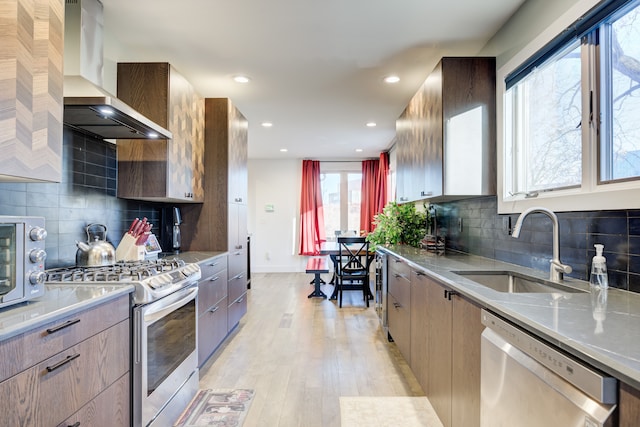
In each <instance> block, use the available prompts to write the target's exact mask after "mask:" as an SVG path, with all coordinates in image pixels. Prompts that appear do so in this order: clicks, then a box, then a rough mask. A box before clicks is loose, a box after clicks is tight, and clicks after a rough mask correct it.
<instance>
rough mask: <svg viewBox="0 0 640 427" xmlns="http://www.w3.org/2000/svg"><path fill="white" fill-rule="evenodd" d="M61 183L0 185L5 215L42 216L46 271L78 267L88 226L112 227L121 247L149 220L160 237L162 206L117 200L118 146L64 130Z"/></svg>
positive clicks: (0, 205) (110, 236)
mask: <svg viewBox="0 0 640 427" xmlns="http://www.w3.org/2000/svg"><path fill="white" fill-rule="evenodd" d="M62 162H63V164H62V170H63V174H62V182H60V183H0V215H18V216H24V215H28V216H43V217H44V218H45V221H46V229H47V233H48V235H47V240H46V251H47V260H46V268H52V267H58V266H67V265H74V264H75V255H76V250H77V247H76V241H86V240H87V235H86V231H85V229H86V226H87V225H88V224H91V223H99V224H104V225H105V226H106V227H107V230H108V231H107V240H109V241H110V242H111V243H112V244H113V245H114V246H117V245H118V243H119V242H120V239H121V238H122V235H123V234H124V233H125V232H126V230H127V229H128V228H129V224H131V221H133V219H135V218H136V217H138V218H143V217H145V216H146V217H147V218H148V220H149V222H151V223H152V224H154V229H153V231H154V232H155V233H158V228H159V225H160V209H161V208H162V207H163V204H161V203H149V202H139V201H134V200H124V199H118V198H117V197H116V189H117V187H116V185H117V158H116V147H115V145H114V144H112V143H109V142H106V141H102V140H99V139H94V138H91V137H88V136H86V135H84V134H81V133H78V132H75V131H73V130H72V129H70V128H67V127H65V128H64V136H63V160H62Z"/></svg>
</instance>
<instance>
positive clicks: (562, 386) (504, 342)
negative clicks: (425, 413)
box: [480, 310, 617, 427]
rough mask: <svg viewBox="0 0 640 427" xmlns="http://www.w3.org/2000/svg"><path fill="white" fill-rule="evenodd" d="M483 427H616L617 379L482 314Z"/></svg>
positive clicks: (486, 312) (509, 324)
mask: <svg viewBox="0 0 640 427" xmlns="http://www.w3.org/2000/svg"><path fill="white" fill-rule="evenodd" d="M482 323H483V324H484V325H485V326H486V327H487V328H486V329H485V330H484V332H483V333H482V345H481V348H482V356H481V358H482V362H481V365H482V366H481V406H480V413H481V423H480V425H481V426H482V427H514V426H517V427H534V426H535V427H538V426H545V427H551V426H554V427H555V426H562V427H601V426H613V421H614V420H613V418H614V417H613V413H614V411H615V409H616V401H617V391H616V390H617V380H616V379H615V378H612V377H608V376H606V375H604V374H602V373H600V372H598V371H596V370H594V369H592V368H590V367H587V366H585V365H584V364H582V363H579V362H577V361H576V360H574V359H572V358H571V357H568V356H567V355H565V354H564V353H561V352H560V351H558V350H557V349H555V348H553V347H551V346H550V345H549V344H546V343H544V342H542V341H540V340H539V339H537V338H535V337H533V336H532V335H530V334H528V333H527V332H525V331H523V330H521V329H519V328H517V327H516V326H514V325H512V324H511V323H508V322H506V321H505V320H503V319H501V318H499V317H497V316H495V315H494V314H492V313H490V312H488V311H486V310H482Z"/></svg>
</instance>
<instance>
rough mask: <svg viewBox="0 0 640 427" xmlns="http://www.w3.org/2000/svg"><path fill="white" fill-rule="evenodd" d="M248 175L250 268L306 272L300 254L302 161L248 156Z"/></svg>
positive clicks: (269, 271)
mask: <svg viewBox="0 0 640 427" xmlns="http://www.w3.org/2000/svg"><path fill="white" fill-rule="evenodd" d="M248 175H249V176H248V178H249V205H248V208H249V212H248V227H249V233H251V271H252V272H258V273H274V272H297V271H304V267H305V265H306V260H307V258H306V257H301V256H299V255H298V250H299V246H300V240H299V229H298V227H299V223H300V215H299V210H300V185H301V175H302V161H301V160H300V159H290V160H266V159H249V162H248ZM267 205H272V206H273V212H267Z"/></svg>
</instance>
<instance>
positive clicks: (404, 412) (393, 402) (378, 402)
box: [340, 396, 443, 427]
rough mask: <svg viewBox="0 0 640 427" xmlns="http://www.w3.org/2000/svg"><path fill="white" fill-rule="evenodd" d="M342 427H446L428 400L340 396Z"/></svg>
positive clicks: (420, 398) (421, 398)
mask: <svg viewBox="0 0 640 427" xmlns="http://www.w3.org/2000/svg"><path fill="white" fill-rule="evenodd" d="M340 421H341V424H340V425H341V427H371V426H376V427H398V426H402V427H443V426H442V423H441V422H440V419H439V418H438V416H437V415H436V412H435V411H434V410H433V407H432V406H431V403H429V400H428V399H427V398H426V397H396V396H393V397H344V396H343V397H340Z"/></svg>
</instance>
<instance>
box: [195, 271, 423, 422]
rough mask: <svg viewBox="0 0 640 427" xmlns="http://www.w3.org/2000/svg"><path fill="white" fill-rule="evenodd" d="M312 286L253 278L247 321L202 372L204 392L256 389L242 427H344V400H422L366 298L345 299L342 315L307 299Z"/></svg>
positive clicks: (278, 277)
mask: <svg viewBox="0 0 640 427" xmlns="http://www.w3.org/2000/svg"><path fill="white" fill-rule="evenodd" d="M309 281H310V275H307V274H304V273H269V274H254V275H252V281H251V289H250V290H249V291H248V298H249V300H248V313H247V314H246V315H245V316H244V317H243V319H242V320H241V321H240V325H239V326H238V327H237V328H236V329H235V330H234V331H233V332H232V334H231V336H230V337H228V338H227V340H226V342H225V343H224V344H223V345H222V346H221V347H220V348H219V349H218V350H217V351H216V352H215V353H214V354H213V356H212V357H211V358H210V359H209V360H208V361H207V363H206V364H205V365H204V366H203V368H202V369H201V370H200V388H251V389H254V390H255V391H256V395H255V398H254V401H253V403H252V405H251V409H250V411H249V413H248V415H247V418H246V420H245V423H244V427H253V426H260V427H276V426H280V427H294V426H304V427H315V426H318V427H332V426H335V427H339V426H340V404H339V398H340V396H422V395H424V393H423V392H422V389H421V388H420V385H419V384H418V382H417V381H416V379H415V377H414V376H413V374H412V373H411V370H410V369H409V367H408V366H407V364H406V362H405V361H404V359H403V358H402V356H401V355H400V353H399V352H398V349H397V347H396V345H395V344H394V343H389V342H388V341H387V339H386V337H385V336H384V334H383V332H382V329H381V328H380V326H379V323H378V318H377V317H376V313H375V309H374V307H373V304H371V306H370V307H369V308H367V307H366V306H365V303H364V301H363V300H362V293H360V292H355V291H350V292H345V293H344V301H343V307H342V308H341V309H340V308H338V305H337V303H336V302H335V301H329V300H323V299H319V298H312V299H308V298H307V295H308V294H309V293H310V292H311V291H312V290H313V286H311V285H309ZM323 290H324V292H325V293H326V294H327V295H330V293H331V292H332V290H333V287H332V286H331V285H324V286H323Z"/></svg>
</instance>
